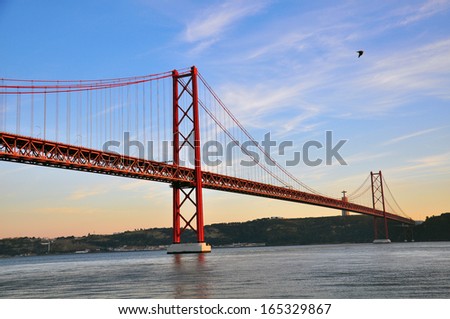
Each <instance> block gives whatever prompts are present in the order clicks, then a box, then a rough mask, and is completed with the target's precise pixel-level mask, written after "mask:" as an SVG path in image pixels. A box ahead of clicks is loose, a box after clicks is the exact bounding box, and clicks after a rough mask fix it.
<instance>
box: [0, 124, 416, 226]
mask: <svg viewBox="0 0 450 319" xmlns="http://www.w3.org/2000/svg"><path fill="white" fill-rule="evenodd" d="M174 144H176V140H175V143H174ZM53 153H55V154H58V155H57V156H55V155H54V154H53ZM0 160H4V161H12V162H19V163H25V164H32V165H39V166H48V167H56V168H65V169H72V170H78V171H84V172H92V173H99V174H108V175H114V176H122V177H127V178H138V179H144V180H150V181H157V182H164V183H174V182H178V183H180V185H181V186H180V187H190V186H195V184H194V180H195V170H194V169H192V168H187V167H181V166H178V165H175V163H174V164H173V165H172V164H167V163H160V162H154V161H150V160H145V159H139V158H133V157H129V156H123V155H120V154H117V153H109V152H102V151H97V150H93V149H89V148H85V147H81V146H74V145H69V144H63V143H56V142H51V141H45V140H42V139H37V138H31V137H25V136H20V135H15V134H10V133H5V132H0ZM201 173H202V177H201V178H202V182H203V183H202V187H204V188H207V189H214V190H220V191H226V192H233V193H240V194H247V195H252V196H260V197H266V198H273V199H279V200H285V201H291V202H297V203H304V204H309V205H316V206H321V207H328V208H335V209H339V210H342V209H344V210H347V211H351V212H355V213H360V214H364V215H369V216H374V217H378V218H384V216H386V219H388V220H394V221H397V222H401V223H405V224H414V221H413V220H412V219H409V218H405V217H403V216H399V215H396V214H392V213H389V212H383V211H382V210H379V209H374V208H373V207H366V206H362V205H358V204H354V203H350V202H344V201H342V200H340V199H335V198H328V197H325V196H321V195H316V194H310V193H306V192H302V191H298V190H295V189H289V188H285V187H280V186H274V185H268V184H264V183H258V182H254V181H250V180H245V179H240V178H236V177H231V176H225V175H220V174H215V173H211V172H201Z"/></svg>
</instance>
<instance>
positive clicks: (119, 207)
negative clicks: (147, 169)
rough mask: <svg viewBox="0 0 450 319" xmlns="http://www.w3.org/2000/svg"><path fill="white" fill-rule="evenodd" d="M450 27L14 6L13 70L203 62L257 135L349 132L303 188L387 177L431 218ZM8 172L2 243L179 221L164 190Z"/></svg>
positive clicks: (21, 73) (208, 197) (30, 73)
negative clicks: (374, 174) (336, 157)
mask: <svg viewBox="0 0 450 319" xmlns="http://www.w3.org/2000/svg"><path fill="white" fill-rule="evenodd" d="M448 21H450V1H432V0H428V1H427V0H421V1H377V2H368V1H339V2H337V1H143V0H142V1H39V2H38V1H5V0H3V1H0V43H1V48H2V49H1V50H0V61H1V63H0V77H3V78H27V79H93V78H94V79H96V78H111V77H123V76H133V75H143V74H150V73H155V72H163V71H168V70H172V69H175V68H182V67H187V66H191V65H196V66H197V67H198V68H199V70H200V72H201V73H202V75H203V76H204V77H205V78H206V79H207V80H208V82H209V83H210V84H211V86H212V87H213V88H214V90H215V91H216V92H217V93H218V95H219V96H220V97H221V99H222V100H223V101H224V102H225V103H226V105H227V106H228V107H229V108H230V109H231V110H232V112H233V113H234V114H235V115H236V116H237V117H238V118H239V119H240V121H241V122H242V123H243V124H244V125H245V127H246V128H247V129H248V130H250V131H251V133H252V134H253V136H255V137H256V138H257V139H259V140H262V138H263V135H264V134H265V133H266V132H268V131H270V132H271V134H272V135H273V136H274V137H275V138H276V139H277V140H279V141H281V140H292V141H294V144H295V145H296V146H297V148H298V149H300V148H301V146H302V144H303V143H304V142H306V141H308V140H318V141H321V142H324V138H325V131H328V130H331V131H333V138H335V139H336V140H340V139H346V140H348V142H347V143H346V144H345V146H344V147H343V148H342V155H343V157H344V159H345V160H346V162H347V163H348V165H347V166H341V165H337V164H336V163H334V165H332V166H326V165H320V166H317V167H307V166H305V165H299V166H296V167H292V168H289V170H290V171H291V172H292V173H293V174H295V175H296V176H297V177H298V178H300V179H301V180H302V181H304V182H305V183H306V184H308V185H310V186H312V187H313V188H315V189H318V190H320V191H322V192H324V193H327V194H333V195H334V196H339V193H340V191H341V190H342V189H349V190H351V189H354V188H356V187H358V186H359V184H360V183H361V182H362V181H363V180H364V178H365V177H366V176H367V174H368V173H369V172H370V171H371V170H373V171H378V170H383V173H384V175H385V178H386V179H387V181H388V182H389V184H390V187H391V189H392V191H393V192H394V193H395V195H396V198H397V200H398V201H399V203H400V204H401V206H402V207H403V209H404V210H405V211H406V212H407V213H408V214H409V215H410V216H411V217H413V218H415V219H424V218H425V216H429V215H436V214H440V213H442V212H445V211H448V210H449V206H450V197H449V196H448V191H447V190H448V189H449V188H450V178H449V177H450V146H449V145H450V143H449V141H450V124H449V119H450V55H449V54H450V53H449V52H450V23H449V22H448ZM356 50H364V55H363V56H362V57H361V58H360V59H358V58H357V54H356V52H355V51H356ZM0 177H1V179H2V183H1V186H0V192H1V194H2V202H3V207H5V208H6V209H2V213H1V214H2V216H1V218H2V223H1V224H2V225H1V226H0V237H8V236H16V235H40V236H55V235H70V234H72V233H73V234H75V235H81V234H86V233H88V232H97V233H107V232H113V231H122V230H126V229H134V228H146V227H153V226H170V225H171V211H170V209H171V197H170V189H169V188H168V187H167V185H163V184H156V183H145V182H140V181H133V180H127V179H118V178H111V177H105V176H96V175H92V174H81V173H77V172H66V171H59V170H50V169H43V168H36V167H27V166H20V165H18V164H11V163H0ZM42 185H46V187H42ZM205 205H206V212H205V222H206V223H213V222H221V221H222V222H227V221H240V220H250V219H254V218H261V217H267V216H285V217H304V216H305V217H306V216H323V215H333V214H336V213H339V212H337V211H332V210H327V209H322V208H315V207H310V206H305V205H295V204H290V203H283V202H277V201H271V200H265V199H264V200H262V199H259V198H252V197H246V196H240V195H232V194H225V193H214V192H209V191H207V192H205ZM124 211H126V212H127V216H126V217H123V212H124ZM23 220H27V221H29V222H28V223H26V225H24V223H23Z"/></svg>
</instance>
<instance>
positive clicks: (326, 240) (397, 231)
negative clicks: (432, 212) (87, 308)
mask: <svg viewBox="0 0 450 319" xmlns="http://www.w3.org/2000/svg"><path fill="white" fill-rule="evenodd" d="M400 226H401V225H399V224H398V223H389V234H390V236H389V237H390V239H391V240H392V241H393V242H396V241H397V242H399V241H404V240H411V238H412V234H413V233H414V239H415V240H416V241H438V240H441V241H442V240H450V213H446V214H442V215H441V216H433V217H429V218H427V220H426V221H425V222H424V223H422V224H421V225H417V226H415V227H414V229H413V231H412V229H411V228H406V227H400ZM381 228H382V227H381V222H380V232H381ZM171 233H172V230H171V229H170V228H151V229H142V230H135V231H126V232H123V233H117V234H112V235H88V236H83V237H73V236H71V237H59V238H55V239H52V242H51V249H50V253H52V254H55V253H73V252H76V251H84V250H86V251H90V252H101V251H123V250H133V249H136V250H137V249H161V248H162V247H160V246H165V245H170V244H171V243H172V241H171ZM205 238H206V240H207V242H208V243H210V244H212V245H213V246H223V245H231V244H233V243H259V244H265V245H268V246H271V245H308V244H337V243H368V242H372V240H373V218H372V217H368V216H347V217H341V216H336V217H320V218H296V219H282V218H264V219H257V220H253V221H248V222H243V223H220V224H212V225H208V226H205ZM182 241H184V242H189V241H191V242H193V241H195V237H194V234H193V232H192V231H186V232H185V233H184V234H183V237H182ZM46 242H48V240H46V239H42V238H34V237H33V238H29V237H23V238H9V239H2V240H0V256H15V255H42V254H46V253H47V250H48V246H47V245H45V243H46Z"/></svg>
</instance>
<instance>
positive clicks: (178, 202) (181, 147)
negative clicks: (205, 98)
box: [167, 66, 211, 254]
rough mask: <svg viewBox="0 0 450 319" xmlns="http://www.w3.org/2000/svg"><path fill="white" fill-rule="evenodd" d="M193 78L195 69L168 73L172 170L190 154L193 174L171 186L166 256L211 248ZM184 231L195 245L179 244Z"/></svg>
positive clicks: (196, 88)
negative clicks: (207, 237)
mask: <svg viewBox="0 0 450 319" xmlns="http://www.w3.org/2000/svg"><path fill="white" fill-rule="evenodd" d="M197 75H198V71H197V68H196V67H195V66H193V67H192V68H191V69H190V71H189V72H185V73H181V74H180V73H179V72H178V71H176V70H174V71H173V72H172V83H173V165H174V166H175V167H179V166H180V155H181V153H182V152H185V151H187V152H189V151H190V152H192V151H193V153H194V174H193V176H191V178H190V180H189V182H186V181H174V182H172V189H173V243H172V245H171V246H169V248H168V249H167V253H169V254H177V253H204V252H210V251H211V246H209V245H208V244H206V243H205V238H204V224H203V185H202V168H201V152H200V147H201V146H200V123H199V122H200V121H199V120H200V116H199V103H198V82H197ZM180 180H181V178H180ZM189 211H190V212H189ZM194 221H195V224H194ZM187 229H191V230H192V231H193V232H194V233H195V234H196V236H197V242H196V243H181V235H182V234H183V232H184V231H185V230H187Z"/></svg>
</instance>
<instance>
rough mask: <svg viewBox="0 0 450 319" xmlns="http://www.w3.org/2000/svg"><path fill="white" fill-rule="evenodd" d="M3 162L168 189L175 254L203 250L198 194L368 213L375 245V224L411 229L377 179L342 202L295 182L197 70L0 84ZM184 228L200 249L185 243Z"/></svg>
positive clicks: (0, 151) (0, 81)
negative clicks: (209, 155) (208, 156)
mask: <svg viewBox="0 0 450 319" xmlns="http://www.w3.org/2000/svg"><path fill="white" fill-rule="evenodd" d="M201 141H207V142H206V143H209V147H213V148H214V150H215V152H214V154H215V155H218V154H219V153H221V152H223V146H224V145H226V146H227V152H226V154H225V155H226V157H227V158H226V160H224V161H221V160H219V159H217V158H216V159H215V160H214V161H205V160H204V159H202V149H204V148H202V147H204V146H205V143H203V144H202V143H201ZM249 146H251V147H252V151H249ZM0 159H1V160H4V161H12V162H18V163H24V164H32V165H40V166H48V167H55V168H64V169H72V170H78V171H84V172H92V173H99V174H108V175H114V176H122V177H128V178H137V179H145V180H151V181H157V182H164V183H168V184H170V185H171V187H172V189H173V243H174V245H172V247H171V252H188V251H209V249H210V247H209V246H208V245H206V244H205V238H204V232H203V226H204V225H203V192H202V190H203V188H207V189H214V190H220V191H227V192H234V193H241V194H248V195H253V196H261V197H267V198H273V199H279V200H285V201H291V202H298V203H304V204H310V205H316V206H322V207H328V208H334V209H339V210H342V211H347V212H355V213H360V214H365V215H370V216H373V217H374V233H375V234H374V235H375V239H377V238H378V226H377V220H378V219H381V220H383V222H384V227H383V233H384V237H385V239H388V236H389V235H388V227H387V221H388V220H393V221H397V222H400V223H403V224H409V225H411V224H413V223H414V221H413V220H412V219H411V218H409V217H408V216H407V215H406V214H405V213H404V212H403V210H402V209H401V207H400V206H399V205H398V203H397V201H396V200H395V198H394V196H393V194H392V192H391V191H390V189H389V186H388V185H387V184H386V181H385V179H384V178H383V176H382V173H381V171H380V172H376V173H372V172H371V174H370V175H369V176H368V177H367V179H366V180H365V181H364V182H363V183H362V184H361V186H360V187H358V188H357V189H356V190H355V191H354V192H351V193H349V194H348V196H345V195H344V197H342V198H333V197H330V196H326V195H323V194H321V193H320V192H318V191H316V190H314V189H313V188H311V187H309V186H308V185H306V184H304V183H303V182H301V181H300V180H299V179H297V178H296V177H295V176H293V175H292V174H291V173H290V172H288V171H287V170H286V169H285V168H284V167H283V166H281V165H280V164H279V163H278V162H277V161H276V160H275V159H274V158H273V156H271V154H269V153H268V152H267V151H266V150H265V149H264V148H263V147H261V145H260V144H259V143H258V142H256V141H255V139H254V138H253V137H252V136H251V134H250V133H249V132H248V131H247V130H246V129H245V128H244V127H243V126H242V124H241V123H240V122H239V121H238V120H237V119H236V117H235V116H234V115H233V114H232V113H231V111H230V110H229V109H228V108H227V107H226V106H225V104H224V103H223V102H222V101H221V100H220V98H219V97H218V96H217V94H216V93H215V92H214V91H213V90H212V88H211V87H210V86H209V85H208V83H207V82H206V80H205V79H204V78H203V77H202V76H201V74H199V73H198V71H197V69H196V68H195V67H192V68H189V69H182V70H174V71H172V72H165V73H160V74H152V75H146V76H139V77H128V78H114V79H104V80H81V81H80V80H79V81H65V80H64V81H63V80H53V81H48V80H20V79H0ZM242 163H246V165H242ZM362 198H366V199H367V198H369V199H370V203H369V204H367V203H365V204H361V203H360V202H361V199H362ZM187 229H191V230H192V231H194V232H195V233H196V235H197V243H194V244H183V243H182V241H183V240H182V235H183V233H184V232H185V231H186V230H187Z"/></svg>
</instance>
